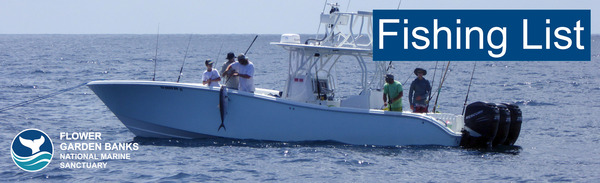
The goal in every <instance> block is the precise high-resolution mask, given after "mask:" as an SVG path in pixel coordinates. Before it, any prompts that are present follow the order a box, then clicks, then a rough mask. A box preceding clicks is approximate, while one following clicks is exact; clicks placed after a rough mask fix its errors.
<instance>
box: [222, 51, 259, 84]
mask: <svg viewBox="0 0 600 183" xmlns="http://www.w3.org/2000/svg"><path fill="white" fill-rule="evenodd" d="M237 58H238V62H236V63H233V64H231V65H230V66H229V67H228V68H227V70H226V71H225V72H228V71H229V70H232V69H233V70H234V73H233V74H232V75H233V76H239V85H238V90H240V91H245V92H250V93H254V64H252V62H250V61H249V60H248V57H246V56H245V55H244V54H240V55H238V57H237Z"/></svg>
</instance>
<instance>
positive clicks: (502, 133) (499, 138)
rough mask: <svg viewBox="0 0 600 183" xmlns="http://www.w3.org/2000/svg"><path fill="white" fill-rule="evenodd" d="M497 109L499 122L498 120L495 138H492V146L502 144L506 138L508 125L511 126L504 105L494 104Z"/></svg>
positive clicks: (509, 117) (508, 113)
mask: <svg viewBox="0 0 600 183" xmlns="http://www.w3.org/2000/svg"><path fill="white" fill-rule="evenodd" d="M496 107H498V113H499V115H500V116H499V117H500V118H499V120H498V131H497V132H496V137H495V138H494V142H493V146H497V145H498V144H503V143H504V142H505V141H506V138H507V137H508V134H509V130H510V124H511V116H510V110H509V109H508V107H507V106H506V105H504V104H499V103H497V104H496Z"/></svg>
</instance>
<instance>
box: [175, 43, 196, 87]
mask: <svg viewBox="0 0 600 183" xmlns="http://www.w3.org/2000/svg"><path fill="white" fill-rule="evenodd" d="M191 42H192V34H190V38H189V39H188V45H187V48H186V49H185V55H183V63H181V68H180V69H179V76H178V77H177V82H178V83H179V79H181V75H183V65H185V58H186V57H187V53H188V50H189V49H190V43H191Z"/></svg>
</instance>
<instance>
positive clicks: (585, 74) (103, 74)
mask: <svg viewBox="0 0 600 183" xmlns="http://www.w3.org/2000/svg"><path fill="white" fill-rule="evenodd" d="M188 38H189V35H160V36H159V46H158V62H157V68H156V80H159V81H176V80H177V76H178V75H179V69H180V67H181V65H182V61H183V60H184V54H185V51H186V46H187V42H188ZM253 38H254V35H193V36H192V41H191V46H190V48H189V51H188V57H187V58H186V60H185V65H184V66H185V67H184V75H183V78H182V79H181V81H182V82H199V81H200V79H201V73H202V71H203V70H204V69H205V68H204V64H203V63H204V60H205V59H208V58H212V59H217V60H218V63H217V64H218V65H220V64H221V63H223V61H224V57H225V54H226V53H227V52H230V51H233V52H235V53H241V52H244V51H245V50H246V48H247V47H248V45H249V44H250V42H251V41H252V39H253ZM306 38H307V36H306V35H302V39H303V40H304V39H306ZM278 40H279V35H260V36H259V37H258V39H257V40H256V43H254V46H253V47H252V48H251V50H250V51H249V53H248V56H249V57H250V60H251V61H252V62H254V64H255V68H256V74H255V77H256V78H255V84H256V86H257V87H261V88H270V89H277V90H282V89H283V86H284V80H283V78H285V77H284V76H285V75H286V73H287V56H288V55H287V52H285V51H284V50H283V49H281V48H279V47H277V46H273V45H269V42H276V41H278ZM221 47H222V48H221ZM155 49H156V35H0V109H2V110H1V111H0V126H2V128H0V140H1V142H2V144H4V147H5V148H0V155H3V156H4V158H0V181H7V182H15V181H31V182H39V181H53V182H75V181H122V182H127V181H133V182H137V181H223V182H234V181H239V182H254V181H273V182H304V181H309V182H562V181H564V182H597V181H598V180H600V158H598V157H600V148H599V144H600V143H599V141H600V121H599V119H600V118H599V117H600V115H599V114H598V112H599V111H600V72H599V71H600V36H592V61H590V62H477V66H476V71H475V75H474V79H473V84H472V87H471V92H470V94H469V102H474V101H490V102H511V103H516V104H517V105H519V107H520V108H521V110H522V111H523V125H522V129H521V135H520V137H519V139H518V140H517V142H516V145H518V146H519V147H515V148H511V149H495V150H491V151H490V150H477V149H462V148H459V147H438V146H425V147H421V146H398V147H381V146H369V145H346V144H339V143H335V142H268V141H255V140H234V139H196V140H181V139H145V138H136V137H134V135H133V134H132V133H131V132H129V130H128V129H127V128H126V127H125V126H124V125H123V124H122V123H121V122H120V121H119V120H118V119H117V118H116V117H115V116H114V115H113V114H112V112H111V111H110V110H109V109H108V108H107V107H106V106H105V105H104V104H103V103H102V102H101V101H100V100H99V99H98V97H96V95H94V94H93V93H92V91H91V90H89V89H88V88H87V87H85V86H82V87H77V88H75V89H73V90H69V91H66V92H64V93H61V94H59V95H55V96H48V97H47V98H45V99H44V100H41V101H37V102H34V103H30V104H27V105H24V106H22V107H14V108H11V107H9V108H5V107H7V106H11V105H14V104H18V103H20V102H23V101H27V100H31V99H35V98H36V97H40V96H46V95H48V94H51V93H53V92H57V91H60V90H62V89H65V88H69V87H73V86H78V85H80V84H82V83H86V82H89V81H92V80H98V79H132V80H151V79H152V75H153V69H154V68H153V66H154V62H153V60H152V59H153V58H154V55H155ZM220 49H221V54H220V55H218V53H219V50H220ZM369 62H371V61H369ZM354 63H355V62H354V61H353V60H342V61H341V63H340V64H338V67H337V68H336V70H335V72H336V73H337V74H338V79H339V81H338V89H337V91H338V95H336V96H343V95H351V94H356V92H358V89H357V87H356V83H355V81H357V80H358V78H359V77H360V75H359V73H358V72H357V71H358V70H359V68H358V66H357V65H356V64H354ZM474 63H475V62H451V63H450V67H449V68H450V71H449V72H448V76H447V80H446V81H445V83H444V86H443V88H442V92H441V94H440V97H439V102H438V104H439V110H440V111H442V112H449V113H460V112H461V111H462V107H463V102H464V100H465V95H466V91H467V86H468V83H469V79H470V76H471V70H472V67H473V64H474ZM437 64H438V66H437V68H438V69H437V71H435V69H434V68H435V65H436V62H394V68H393V69H392V70H391V72H392V73H393V74H395V75H396V78H397V80H399V81H401V82H404V81H406V80H408V82H410V81H412V80H413V79H414V75H413V74H412V70H413V69H414V68H416V67H422V68H425V69H427V70H428V75H427V76H426V77H427V78H428V79H429V80H430V81H432V80H433V79H432V76H433V74H434V72H435V73H436V75H437V77H439V76H440V74H441V69H440V68H441V67H442V65H444V64H446V62H438V63H437ZM371 65H372V64H371ZM218 68H219V67H218ZM438 82H439V78H436V79H435V83H436V84H435V86H434V88H436V87H437V83H438ZM407 86H408V84H407ZM174 107H177V106H174ZM404 107H405V108H408V105H407V99H406V98H404ZM28 128H37V129H40V130H43V131H44V132H46V133H47V134H48V135H49V136H50V138H52V140H53V143H54V150H55V154H54V157H53V160H52V162H50V164H49V165H48V167H46V168H45V169H43V170H41V171H39V172H25V171H23V170H21V169H19V168H18V167H17V166H16V165H15V164H14V163H13V162H12V160H11V158H10V156H11V155H10V152H9V151H10V148H9V147H10V143H11V141H12V139H13V138H14V137H15V135H17V134H18V133H19V132H20V131H22V130H25V129H28ZM88 131H92V132H101V133H102V139H101V140H98V141H79V142H94V143H95V142H101V143H138V144H139V149H138V150H135V151H132V150H117V151H106V150H100V151H73V150H62V149H61V148H60V147H59V144H61V143H70V142H73V141H68V140H66V139H61V138H60V135H59V134H60V132H88ZM103 152H106V153H130V155H131V158H130V159H126V160H122V159H121V160H65V159H60V158H59V156H58V155H59V154H61V153H103ZM97 161H100V162H105V163H107V167H106V168H91V169H88V168H61V167H60V164H61V163H66V162H97Z"/></svg>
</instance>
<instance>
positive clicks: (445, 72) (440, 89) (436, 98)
mask: <svg viewBox="0 0 600 183" xmlns="http://www.w3.org/2000/svg"><path fill="white" fill-rule="evenodd" d="M449 67H450V61H448V64H446V71H444V76H443V77H442V78H443V79H442V81H441V82H440V86H439V87H438V93H437V96H436V97H435V103H434V104H433V112H434V113H435V109H436V107H437V102H438V98H439V97H440V91H442V86H443V85H444V81H446V74H448V68H449Z"/></svg>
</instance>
